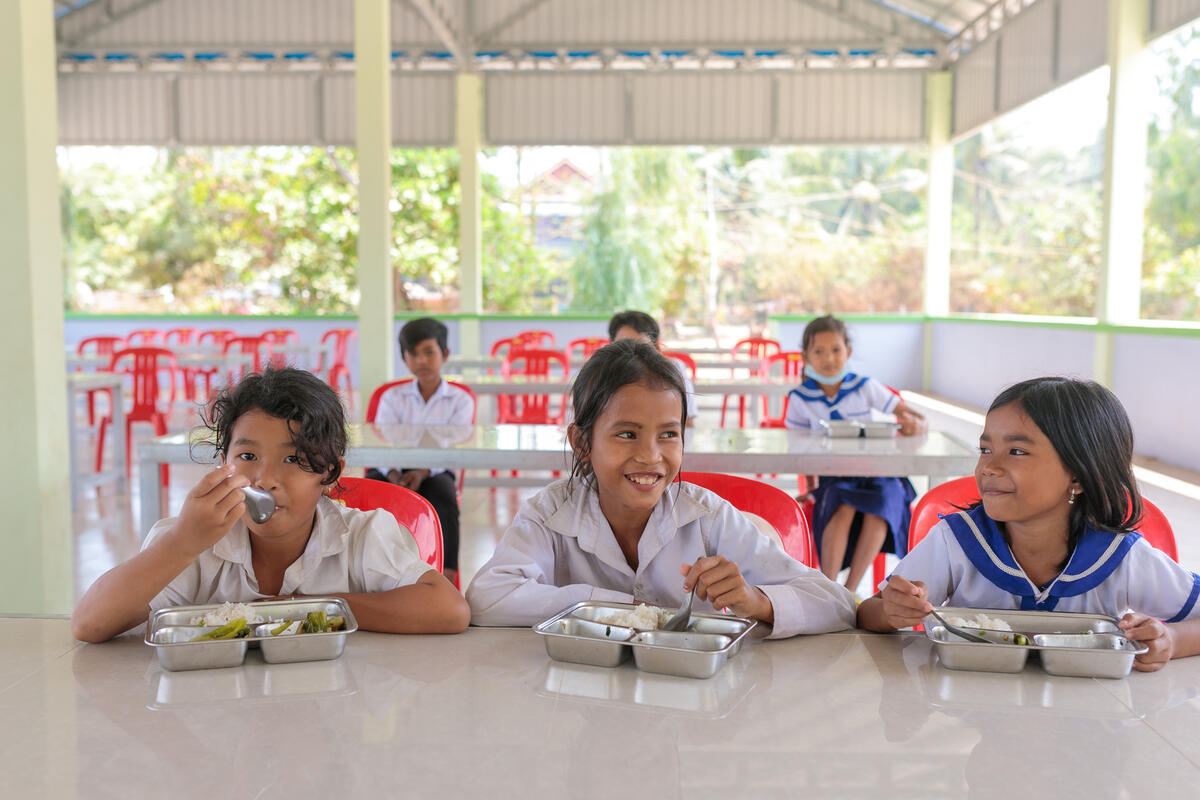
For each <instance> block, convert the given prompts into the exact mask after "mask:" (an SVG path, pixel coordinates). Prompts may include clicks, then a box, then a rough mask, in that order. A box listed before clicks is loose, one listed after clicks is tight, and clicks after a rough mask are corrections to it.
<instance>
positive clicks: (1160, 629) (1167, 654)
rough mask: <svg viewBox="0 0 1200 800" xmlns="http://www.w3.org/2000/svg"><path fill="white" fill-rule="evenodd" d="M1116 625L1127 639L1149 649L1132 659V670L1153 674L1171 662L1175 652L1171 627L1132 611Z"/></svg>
mask: <svg viewBox="0 0 1200 800" xmlns="http://www.w3.org/2000/svg"><path fill="white" fill-rule="evenodd" d="M1117 625H1118V626H1119V627H1120V628H1121V630H1123V631H1124V632H1125V637H1126V638H1127V639H1130V640H1132V641H1135V642H1141V643H1143V644H1145V645H1147V646H1149V648H1150V649H1149V650H1147V651H1146V652H1145V653H1142V654H1141V655H1140V656H1137V657H1136V658H1134V661H1133V668H1134V669H1136V670H1138V671H1139V672H1154V671H1155V670H1158V669H1162V668H1163V665H1164V664H1166V663H1167V662H1168V661H1170V660H1171V654H1172V653H1173V652H1174V651H1175V636H1174V634H1173V633H1172V631H1171V626H1169V625H1166V624H1164V623H1163V622H1162V621H1161V620H1157V619H1155V618H1154V617H1147V616H1146V615H1145V614H1136V613H1134V612H1132V611H1130V612H1129V613H1127V614H1126V615H1125V616H1123V617H1121V621H1120V622H1118V623H1117Z"/></svg>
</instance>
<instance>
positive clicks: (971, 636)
mask: <svg viewBox="0 0 1200 800" xmlns="http://www.w3.org/2000/svg"><path fill="white" fill-rule="evenodd" d="M929 613H930V614H932V615H933V618H934V619H936V620H937V621H938V622H940V623H942V627H943V628H945V629H946V630H948V631H950V632H951V633H953V634H954V635H955V636H961V637H962V638H964V639H966V640H967V641H968V642H983V643H984V644H995V642H993V641H992V640H991V639H985V638H984V637H982V636H980V635H979V634H977V633H970V632H969V631H964V630H963V629H962V628H958V627H955V626H954V625H951V624H950V623H949V622H946V619H945V618H944V617H943V616H942V615H941V614H939V613H938V612H936V611H933V610H930V612H929Z"/></svg>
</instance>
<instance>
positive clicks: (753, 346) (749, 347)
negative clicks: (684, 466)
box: [721, 336, 783, 428]
mask: <svg viewBox="0 0 1200 800" xmlns="http://www.w3.org/2000/svg"><path fill="white" fill-rule="evenodd" d="M782 349H783V348H782V347H780V345H779V342H777V341H775V340H774V339H763V338H761V337H758V336H752V337H750V338H749V339H742V340H740V341H739V342H738V343H737V344H735V345H734V346H733V347H731V348H730V349H729V353H730V355H733V356H743V355H744V356H749V357H750V359H752V360H753V359H758V361H759V369H761V368H762V367H761V364H762V359H763V358H765V357H766V356H769V355H772V354H774V353H778V352H780V351H781V350H782ZM735 371H736V370H730V371H729V374H730V375H731V376H732V375H733V374H734V372H735ZM729 400H730V396H729V395H725V396H724V397H722V398H721V427H722V428H724V427H725V413H726V411H728V409H729ZM737 400H738V427H739V428H744V427H746V395H744V394H743V395H738V399H737Z"/></svg>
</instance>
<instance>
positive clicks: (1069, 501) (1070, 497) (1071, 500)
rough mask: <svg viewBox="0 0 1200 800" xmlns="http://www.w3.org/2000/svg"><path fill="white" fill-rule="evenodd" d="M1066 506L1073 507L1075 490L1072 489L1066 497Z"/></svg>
mask: <svg viewBox="0 0 1200 800" xmlns="http://www.w3.org/2000/svg"><path fill="white" fill-rule="evenodd" d="M1067 505H1069V506H1073V505H1075V490H1074V489H1071V493H1070V494H1069V495H1067Z"/></svg>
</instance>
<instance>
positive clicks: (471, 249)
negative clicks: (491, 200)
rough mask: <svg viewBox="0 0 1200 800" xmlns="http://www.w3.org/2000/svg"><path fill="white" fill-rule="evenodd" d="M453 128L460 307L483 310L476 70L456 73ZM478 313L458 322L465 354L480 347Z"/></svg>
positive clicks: (466, 310)
mask: <svg viewBox="0 0 1200 800" xmlns="http://www.w3.org/2000/svg"><path fill="white" fill-rule="evenodd" d="M454 92H455V103H454V108H455V112H454V116H455V123H454V130H455V143H456V144H457V145H458V157H459V168H458V185H459V192H460V197H459V203H458V263H459V279H460V280H461V281H462V294H461V300H462V302H461V305H460V307H459V311H460V312H461V313H462V314H465V315H479V314H482V313H483V258H482V252H483V245H482V238H481V230H480V229H481V228H482V227H483V212H482V204H481V199H480V194H481V191H482V189H481V185H480V179H479V151H480V150H481V149H482V148H483V79H482V78H481V77H480V76H479V75H478V74H476V73H466V72H464V73H459V75H458V77H457V79H456V81H455V85H454ZM480 327H481V326H480V321H479V317H478V316H464V317H463V318H462V321H461V322H460V323H459V329H458V332H459V346H460V348H461V349H462V352H463V354H464V355H478V354H479V353H480V351H481V350H482V349H483V343H482V341H481V340H480Z"/></svg>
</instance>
